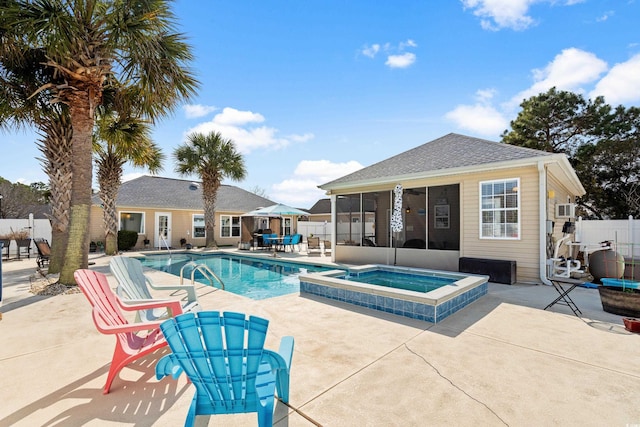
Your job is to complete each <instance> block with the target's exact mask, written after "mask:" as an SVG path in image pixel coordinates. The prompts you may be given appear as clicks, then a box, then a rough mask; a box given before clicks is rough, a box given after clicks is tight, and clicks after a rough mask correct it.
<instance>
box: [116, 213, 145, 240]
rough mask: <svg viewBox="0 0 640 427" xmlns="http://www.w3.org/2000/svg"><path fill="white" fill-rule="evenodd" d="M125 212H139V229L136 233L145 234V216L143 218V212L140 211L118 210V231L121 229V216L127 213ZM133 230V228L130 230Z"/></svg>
mask: <svg viewBox="0 0 640 427" xmlns="http://www.w3.org/2000/svg"><path fill="white" fill-rule="evenodd" d="M127 214H140V221H141V222H140V230H138V234H139V235H140V234H145V233H146V232H145V223H146V218H145V213H144V212H142V211H126V210H125V211H119V212H118V231H120V230H122V227H121V225H122V216H123V215H127ZM132 231H133V230H132Z"/></svg>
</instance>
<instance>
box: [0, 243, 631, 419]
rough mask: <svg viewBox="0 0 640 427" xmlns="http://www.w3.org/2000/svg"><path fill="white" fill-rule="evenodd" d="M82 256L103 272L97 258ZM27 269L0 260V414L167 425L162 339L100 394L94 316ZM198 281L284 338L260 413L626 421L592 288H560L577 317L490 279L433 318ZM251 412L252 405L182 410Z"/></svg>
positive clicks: (626, 345) (185, 394)
mask: <svg viewBox="0 0 640 427" xmlns="http://www.w3.org/2000/svg"><path fill="white" fill-rule="evenodd" d="M298 257H300V255H298ZM91 258H92V259H91V261H93V262H95V265H92V266H91V268H92V269H96V270H100V271H103V272H108V266H107V264H108V261H109V257H106V256H99V255H93V254H92V257H91ZM322 259H324V260H326V258H323V257H314V259H313V261H314V262H318V261H319V260H322ZM35 272H36V263H35V260H34V259H30V260H29V259H22V260H21V261H8V262H7V261H5V262H4V263H3V282H4V303H3V306H2V307H1V308H0V312H2V313H3V320H2V321H0V343H1V345H0V373H1V374H2V381H1V383H0V426H14V425H15V426H54V425H56V426H57V425H60V426H62V425H64V426H80V425H82V426H110V425H114V426H115V425H118V426H122V425H131V426H175V425H182V424H183V423H184V420H185V417H186V413H187V409H188V407H189V404H190V401H191V398H192V396H193V388H192V386H191V385H190V384H188V383H187V382H186V381H185V378H184V376H182V377H181V378H180V379H179V380H178V381H174V380H172V379H167V378H165V379H163V380H162V381H157V380H156V379H155V377H154V365H155V362H156V361H157V360H158V358H159V357H161V356H162V355H163V354H166V353H167V352H168V350H167V349H166V348H165V349H164V350H159V351H158V352H156V353H154V354H151V355H149V356H147V357H145V358H142V359H140V360H138V361H137V362H135V363H133V364H131V365H129V366H128V367H126V368H124V369H123V370H122V371H121V373H120V375H119V377H117V378H116V379H115V381H114V383H113V387H112V389H111V393H110V394H108V395H103V394H102V386H103V385H104V381H105V379H106V374H107V370H108V366H109V362H110V360H111V355H112V351H113V345H114V338H113V337H110V336H105V335H102V334H100V333H98V331H97V330H96V329H95V327H94V324H93V321H92V320H91V311H90V308H89V304H88V303H87V301H86V299H85V297H84V296H83V295H82V294H71V295H59V296H54V297H41V296H34V295H33V294H31V293H30V292H29V290H30V277H31V276H32V275H33V274H34V273H35ZM150 274H151V275H152V277H153V279H154V281H155V282H158V283H176V282H177V280H176V278H175V277H173V276H169V275H167V274H165V273H162V272H151V273H150ZM109 278H110V280H111V281H112V284H113V285H115V283H114V282H113V277H112V276H109ZM198 290H199V291H198V292H199V298H200V301H201V305H202V306H203V307H204V308H205V309H210V310H221V311H224V310H233V311H241V312H246V313H251V314H255V315H258V316H262V317H265V318H267V319H269V320H270V326H269V332H268V347H269V348H277V345H278V342H279V340H280V337H282V336H284V335H293V336H294V337H295V351H294V356H293V363H292V373H291V375H292V378H291V381H292V382H291V399H290V404H289V407H287V406H285V405H284V404H282V403H280V402H279V403H278V404H277V406H276V413H275V416H274V423H275V424H274V425H276V426H280V427H283V426H305V427H306V426H314V425H322V426H391V425H393V426H395V425H402V426H425V425H429V426H451V425H455V426H500V425H507V426H525V425H526V426H530V425H540V426H542V425H544V426H548V425H562V426H604V425H606V426H633V425H640V334H632V333H629V332H627V331H626V330H625V329H624V326H623V324H622V318H621V317H620V316H615V315H612V314H609V313H606V312H604V311H603V310H602V306H601V305H600V299H599V296H598V292H597V290H595V289H584V288H578V289H576V290H574V292H572V294H571V296H572V297H573V299H574V300H575V301H576V303H577V305H578V307H580V309H581V310H582V312H583V314H584V315H583V318H578V317H576V316H574V315H573V313H572V312H571V311H570V309H569V308H568V307H565V306H560V305H555V306H553V307H552V308H550V309H549V310H547V311H545V310H543V308H544V307H545V306H546V305H547V304H548V303H549V302H550V301H552V300H553V299H554V298H555V297H556V296H557V294H556V292H555V290H554V289H553V288H552V287H548V286H542V285H541V286H535V285H512V286H509V285H500V284H493V283H492V284H490V287H489V293H488V295H486V296H484V297H482V298H481V299H480V300H479V301H477V302H475V303H473V304H471V305H470V306H468V307H466V308H465V309H463V310H461V311H460V312H458V313H456V314H454V315H452V316H451V317H449V318H447V319H445V320H444V321H442V322H441V323H438V324H437V325H434V324H432V323H426V322H421V321H412V320H409V319H406V318H403V317H398V316H394V315H386V314H381V313H379V312H375V311H371V310H368V309H363V308H358V307H353V306H347V305H344V304H340V303H337V302H329V301H322V300H320V299H316V298H311V297H305V296H300V295H297V294H293V295H287V296H283V297H278V298H272V299H268V300H263V301H253V300H249V299H246V298H243V297H240V296H237V295H234V294H231V293H227V292H224V291H216V290H213V289H211V288H208V287H206V286H199V287H198ZM256 424H257V419H256V417H255V415H254V414H243V415H233V416H226V415H225V416H213V417H210V418H208V417H199V418H198V420H197V425H200V426H202V425H216V426H225V425H229V426H244V425H247V426H253V425H256Z"/></svg>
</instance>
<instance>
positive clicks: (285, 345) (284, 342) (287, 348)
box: [278, 336, 294, 370]
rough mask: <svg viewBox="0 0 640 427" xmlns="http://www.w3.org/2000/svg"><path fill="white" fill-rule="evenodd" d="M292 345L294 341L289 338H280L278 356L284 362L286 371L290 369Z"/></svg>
mask: <svg viewBox="0 0 640 427" xmlns="http://www.w3.org/2000/svg"><path fill="white" fill-rule="evenodd" d="M293 344H294V340H293V337H291V336H286V337H282V339H281V340H280V348H279V349H278V354H280V356H282V358H283V359H284V362H285V363H286V365H287V370H289V369H291V359H292V358H293Z"/></svg>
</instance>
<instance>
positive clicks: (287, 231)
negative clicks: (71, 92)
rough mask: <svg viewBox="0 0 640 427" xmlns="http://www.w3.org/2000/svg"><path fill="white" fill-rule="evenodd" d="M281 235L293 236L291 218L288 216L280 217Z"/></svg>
mask: <svg viewBox="0 0 640 427" xmlns="http://www.w3.org/2000/svg"><path fill="white" fill-rule="evenodd" d="M282 234H283V235H284V236H286V235H292V234H293V218H292V217H289V216H285V217H282Z"/></svg>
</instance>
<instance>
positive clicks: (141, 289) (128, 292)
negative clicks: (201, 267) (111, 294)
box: [109, 256, 200, 322]
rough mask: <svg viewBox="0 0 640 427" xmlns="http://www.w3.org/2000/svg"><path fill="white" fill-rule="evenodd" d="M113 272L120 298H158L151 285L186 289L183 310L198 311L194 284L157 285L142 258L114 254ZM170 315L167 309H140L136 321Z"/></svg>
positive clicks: (160, 288)
mask: <svg viewBox="0 0 640 427" xmlns="http://www.w3.org/2000/svg"><path fill="white" fill-rule="evenodd" d="M109 269H110V270H111V274H113V276H114V277H115V278H116V280H117V282H118V288H117V289H116V292H117V294H118V296H119V297H120V298H123V299H124V300H125V303H128V302H129V301H133V302H134V303H135V302H136V301H150V300H157V298H154V297H153V296H152V295H151V292H150V291H149V287H150V288H152V289H155V290H159V291H181V292H182V291H184V292H186V294H187V295H186V300H184V301H181V302H180V303H181V306H182V311H183V312H185V313H186V312H189V311H198V310H200V304H199V303H198V297H197V295H196V290H195V287H194V286H193V285H156V284H154V283H153V282H152V281H151V279H149V278H148V277H147V276H146V275H145V274H144V271H143V268H142V263H141V262H140V260H138V259H135V258H131V257H126V256H114V257H113V258H111V261H110V262H109ZM167 317H169V313H167V310H158V309H155V310H153V309H152V310H140V311H138V312H136V321H137V322H140V321H145V322H152V321H155V320H158V319H166V318H167Z"/></svg>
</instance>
